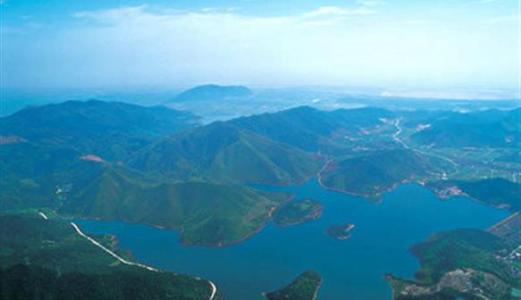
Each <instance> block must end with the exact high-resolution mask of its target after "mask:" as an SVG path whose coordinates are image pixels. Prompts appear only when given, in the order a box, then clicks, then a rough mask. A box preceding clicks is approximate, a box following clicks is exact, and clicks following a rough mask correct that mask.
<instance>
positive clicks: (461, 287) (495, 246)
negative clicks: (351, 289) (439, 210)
mask: <svg viewBox="0 0 521 300" xmlns="http://www.w3.org/2000/svg"><path fill="white" fill-rule="evenodd" d="M411 250H412V252H413V254H414V255H415V256H416V257H418V259H419V260H420V266H421V267H420V269H419V270H418V272H417V273H416V279H417V282H413V281H408V280H402V279H399V278H396V277H393V276H392V275H388V276H387V279H388V280H389V281H390V283H391V285H392V287H393V291H394V298H396V299H400V300H407V299H411V300H412V299H415V300H420V299H440V300H445V299H447V300H456V299H484V298H487V299H505V300H506V299H511V293H512V288H519V287H520V286H521V281H520V278H519V270H518V269H516V268H517V267H516V266H514V265H513V261H512V258H510V256H509V253H510V251H511V250H512V248H511V247H510V246H509V245H508V244H507V243H506V241H505V240H502V239H501V238H499V237H497V236H495V235H493V234H491V233H489V232H485V231H481V230H474V229H460V230H453V231H448V232H442V233H439V234H435V235H433V236H432V237H430V238H429V239H428V240H427V241H425V242H422V243H420V244H417V245H415V246H413V247H412V249H411Z"/></svg>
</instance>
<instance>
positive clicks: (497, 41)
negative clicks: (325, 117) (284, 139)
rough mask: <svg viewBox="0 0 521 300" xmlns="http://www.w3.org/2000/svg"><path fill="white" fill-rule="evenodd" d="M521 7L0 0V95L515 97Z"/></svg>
mask: <svg viewBox="0 0 521 300" xmlns="http://www.w3.org/2000/svg"><path fill="white" fill-rule="evenodd" d="M520 1H521V0H439V1H410V0H407V1H406V0H344V1H322V0H290V1H281V0H238V1H216V0H201V1H191V0H177V1H176V0H162V1H153V2H152V1H134V0H132V1H114V0H89V1H82V0H75V1H63V0H0V14H1V16H0V34H1V44H0V49H1V66H0V67H1V68H0V72H1V81H0V83H1V85H2V88H35V87H42V88H54V87H64V88H71V87H76V88H97V87H123V88H124V87H133V88H136V87H183V86H192V85H197V84H203V83H217V84H243V85H249V86H262V87H291V86H336V87H342V86H363V87H396V88H405V89H416V88H430V89H444V88H452V87H459V88H465V89H474V88H479V89H490V90H494V89H507V90H519V82H520V81H519V80H520V68H521V61H520V60H521V58H520V56H521V48H520V39H521V37H520V26H521V25H520V22H521V20H520V17H519V15H520V14H519V6H520Z"/></svg>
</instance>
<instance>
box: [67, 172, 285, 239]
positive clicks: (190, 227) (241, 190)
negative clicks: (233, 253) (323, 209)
mask: <svg viewBox="0 0 521 300" xmlns="http://www.w3.org/2000/svg"><path fill="white" fill-rule="evenodd" d="M285 200H286V195H284V194H267V193H262V192H258V191H255V190H252V189H249V188H246V187H240V186H230V185H219V184H213V183H207V182H182V183H146V182H145V181H143V180H142V179H141V178H140V177H132V176H128V173H124V172H122V171H121V170H119V171H117V170H114V169H110V168H107V169H106V170H105V171H104V172H103V174H102V175H101V176H100V177H98V178H97V179H95V180H93V181H92V182H90V183H89V184H88V185H86V186H85V187H83V188H82V189H80V190H79V191H78V192H76V193H75V195H74V196H73V197H72V198H71V199H70V200H69V201H67V202H66V203H65V204H64V206H63V207H62V208H61V209H60V211H61V212H64V213H68V214H74V215H78V216H83V217H94V218H100V219H104V220H124V221H128V222H133V223H144V224H151V225H157V226H162V227H166V228H171V229H177V230H179V231H180V233H181V240H182V242H183V243H185V244H197V245H212V246H219V245H224V244H228V243H231V242H235V241H239V240H242V239H244V238H246V237H248V236H250V235H252V234H254V233H255V232H256V231H257V230H259V229H260V228H261V227H262V226H263V225H264V223H265V222H266V221H267V220H268V219H270V218H271V211H273V210H274V209H275V208H276V207H277V206H278V205H279V203H281V202H283V201H285Z"/></svg>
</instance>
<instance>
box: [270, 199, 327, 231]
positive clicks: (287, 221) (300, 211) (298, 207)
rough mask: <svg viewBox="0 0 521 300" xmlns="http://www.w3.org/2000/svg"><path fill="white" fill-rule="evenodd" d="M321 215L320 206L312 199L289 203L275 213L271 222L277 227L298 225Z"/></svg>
mask: <svg viewBox="0 0 521 300" xmlns="http://www.w3.org/2000/svg"><path fill="white" fill-rule="evenodd" d="M321 213H322V205H321V204H320V202H317V201H315V200H313V199H303V200H298V201H295V200H294V201H290V202H288V203H286V204H284V205H282V206H281V207H280V208H278V209H277V210H276V211H275V214H274V216H273V222H274V223H275V224H277V225H279V226H289V225H295V224H300V223H303V222H306V221H310V220H313V219H317V218H318V217H320V214H321Z"/></svg>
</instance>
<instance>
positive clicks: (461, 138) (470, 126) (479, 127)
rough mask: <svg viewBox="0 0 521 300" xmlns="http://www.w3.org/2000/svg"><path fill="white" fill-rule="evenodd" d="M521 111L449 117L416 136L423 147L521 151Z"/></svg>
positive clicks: (439, 118) (444, 117)
mask: <svg viewBox="0 0 521 300" xmlns="http://www.w3.org/2000/svg"><path fill="white" fill-rule="evenodd" d="M520 115H521V109H516V110H512V111H505V112H503V111H496V110H489V111H484V112H477V113H472V114H459V113H446V114H444V115H442V116H440V117H438V118H435V119H434V120H430V122H431V127H430V128H428V129H426V130H423V131H421V132H418V133H416V134H414V135H413V136H412V140H413V141H415V142H416V143H419V144H426V145H428V144H434V145H435V146H438V147H465V146H472V147H484V146H489V147H519V146H520V145H521V126H520V125H519V117H520Z"/></svg>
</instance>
